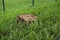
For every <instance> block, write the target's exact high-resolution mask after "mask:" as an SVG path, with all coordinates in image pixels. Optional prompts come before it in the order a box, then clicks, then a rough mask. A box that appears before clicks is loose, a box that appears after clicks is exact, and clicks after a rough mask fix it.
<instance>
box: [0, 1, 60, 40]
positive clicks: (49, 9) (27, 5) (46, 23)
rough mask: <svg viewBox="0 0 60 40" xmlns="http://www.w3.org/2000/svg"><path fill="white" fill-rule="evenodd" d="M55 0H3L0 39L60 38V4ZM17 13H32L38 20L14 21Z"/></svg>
mask: <svg viewBox="0 0 60 40" xmlns="http://www.w3.org/2000/svg"><path fill="white" fill-rule="evenodd" d="M58 2H59V1H57V2H55V0H46V1H45V0H38V1H37V0H35V6H34V7H31V0H24V1H23V0H5V5H6V11H5V12H2V11H0V40H56V39H58V38H60V11H59V10H60V5H59V3H58ZM18 14H33V15H36V16H37V17H38V20H39V21H36V22H34V23H31V24H30V23H26V25H24V24H23V23H19V24H17V23H16V17H17V15H18Z"/></svg>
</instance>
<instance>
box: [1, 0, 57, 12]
mask: <svg viewBox="0 0 60 40" xmlns="http://www.w3.org/2000/svg"><path fill="white" fill-rule="evenodd" d="M32 1H33V0H4V2H5V9H6V11H8V10H17V9H25V8H28V7H31V6H32V5H34V6H40V7H45V6H51V5H55V4H56V3H55V2H54V1H55V0H34V4H32ZM1 10H2V0H0V11H1Z"/></svg>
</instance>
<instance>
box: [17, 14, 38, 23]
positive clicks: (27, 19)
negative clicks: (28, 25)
mask: <svg viewBox="0 0 60 40" xmlns="http://www.w3.org/2000/svg"><path fill="white" fill-rule="evenodd" d="M36 20H37V16H34V15H32V14H19V15H18V16H17V21H22V22H33V21H36Z"/></svg>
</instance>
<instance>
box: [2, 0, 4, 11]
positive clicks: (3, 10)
mask: <svg viewBox="0 0 60 40" xmlns="http://www.w3.org/2000/svg"><path fill="white" fill-rule="evenodd" d="M2 8H3V11H5V4H4V0H2Z"/></svg>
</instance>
